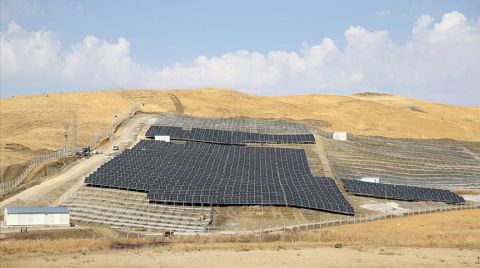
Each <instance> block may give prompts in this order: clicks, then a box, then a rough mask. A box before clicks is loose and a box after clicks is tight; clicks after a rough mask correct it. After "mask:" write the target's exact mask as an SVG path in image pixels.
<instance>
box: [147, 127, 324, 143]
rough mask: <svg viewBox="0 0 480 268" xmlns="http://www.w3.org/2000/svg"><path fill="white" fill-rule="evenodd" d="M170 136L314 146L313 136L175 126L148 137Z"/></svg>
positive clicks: (155, 130)
mask: <svg viewBox="0 0 480 268" xmlns="http://www.w3.org/2000/svg"><path fill="white" fill-rule="evenodd" d="M165 135H166V136H170V139H172V140H188V141H201V142H211V143H220V144H237V145H243V144H246V143H266V144H288V143H290V144H293V143H296V144H313V143H315V138H314V136H313V135H312V134H308V133H306V134H281V135H279V134H262V133H253V132H242V131H229V130H218V129H204V128H192V129H191V130H184V129H182V128H181V127H173V126H151V127H150V128H149V129H148V131H147V133H146V135H145V136H146V137H148V138H153V137H155V136H165Z"/></svg>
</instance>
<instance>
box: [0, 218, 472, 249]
mask: <svg viewBox="0 0 480 268" xmlns="http://www.w3.org/2000/svg"><path fill="white" fill-rule="evenodd" d="M479 218H480V210H465V211H455V212H447V213H441V214H429V215H420V216H414V217H408V218H400V219H390V220H383V221H377V222H370V223H361V224H355V225H347V226H340V227H331V228H327V229H322V230H313V231H306V232H299V233H274V234H268V235H218V236H213V235H212V236H174V237H172V238H165V239H163V238H160V239H154V238H139V239H129V240H126V239H124V238H121V239H115V238H113V236H111V235H110V236H106V237H107V238H99V239H93V238H88V239H78V238H77V239H76V238H71V239H53V240H49V239H45V238H42V239H25V240H24V239H18V238H17V239H16V240H4V241H1V242H0V253H3V254H13V253H21V252H59V251H60V252H79V251H95V250H103V249H112V248H136V247H151V246H158V245H159V244H161V245H162V247H164V248H165V249H166V250H171V251H197V250H212V249H228V250H237V251H245V250H252V249H271V250H275V249H282V248H288V249H299V248H308V247H319V246H333V245H335V244H338V243H341V244H342V245H348V246H366V247H384V246H386V247H461V248H474V249H480V221H478V219H479ZM452 226H455V227H454V228H453V227H452ZM164 242H165V243H164Z"/></svg>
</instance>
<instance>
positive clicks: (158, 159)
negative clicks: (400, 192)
mask: <svg viewBox="0 0 480 268" xmlns="http://www.w3.org/2000/svg"><path fill="white" fill-rule="evenodd" d="M85 182H86V183H87V184H88V185H90V186H100V187H109V188H118V189H126V190H135V191H146V192H148V198H149V200H150V201H152V202H158V203H175V204H212V205H277V206H293V207H302V208H311V209H317V210H325V211H331V212H338V213H342V214H348V215H351V214H353V213H354V211H353V208H352V206H351V205H350V204H349V203H348V202H347V200H346V199H345V198H344V197H343V195H342V194H341V192H340V190H339V189H338V188H337V186H336V184H335V182H334V181H333V179H331V178H320V177H314V176H313V175H312V174H311V173H310V169H309V166H308V162H307V157H306V155H305V151H304V150H299V149H287V148H272V147H247V146H227V145H219V144H210V143H195V142H187V143H185V144H174V143H165V142H160V141H152V140H143V141H140V142H139V143H138V144H137V145H136V146H134V147H133V148H132V149H130V150H125V151H124V152H123V153H122V154H120V155H119V156H117V157H115V158H113V159H112V160H110V161H109V162H107V163H106V164H104V165H103V166H101V167H100V168H99V169H98V170H97V171H95V172H94V173H92V174H91V175H89V176H88V177H87V178H86V180H85Z"/></svg>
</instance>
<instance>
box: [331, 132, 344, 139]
mask: <svg viewBox="0 0 480 268" xmlns="http://www.w3.org/2000/svg"><path fill="white" fill-rule="evenodd" d="M333 139H334V140H339V141H346V140H347V132H345V131H335V132H333Z"/></svg>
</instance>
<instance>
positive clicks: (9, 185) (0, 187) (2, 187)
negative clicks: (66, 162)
mask: <svg viewBox="0 0 480 268" xmlns="http://www.w3.org/2000/svg"><path fill="white" fill-rule="evenodd" d="M139 107H140V105H139V104H138V102H134V104H133V105H132V106H131V107H130V109H128V111H126V112H125V113H123V114H122V115H120V116H118V117H116V118H115V120H113V122H112V123H111V124H110V125H109V126H108V127H106V128H105V129H104V130H102V131H100V133H98V134H97V135H96V136H95V137H94V138H93V139H92V140H90V142H89V143H88V144H87V146H89V147H90V148H92V149H93V148H94V147H95V145H96V144H97V143H98V141H99V140H101V139H103V138H108V137H109V136H110V135H111V134H112V133H113V132H114V131H115V129H116V128H117V127H118V126H119V125H120V124H122V123H123V121H125V120H126V119H128V118H130V117H132V116H133V115H135V113H136V112H137V111H138V109H139ZM76 152H77V148H72V151H71V152H69V151H68V150H65V149H61V150H58V151H55V152H53V153H48V154H44V155H40V156H37V157H35V158H34V159H33V160H32V161H31V162H30V163H29V164H28V166H27V168H26V169H25V170H24V171H23V172H22V173H21V174H20V175H18V176H17V177H16V178H15V179H13V180H10V181H6V182H0V194H1V193H5V192H7V191H10V190H12V189H13V188H15V187H17V186H18V185H20V184H21V183H22V182H23V181H24V180H25V178H26V177H27V176H28V175H29V174H30V172H31V171H32V170H34V169H35V168H36V167H37V166H38V165H41V164H44V163H46V162H48V161H51V160H55V159H59V158H62V157H67V156H69V155H74V154H75V153H76Z"/></svg>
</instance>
